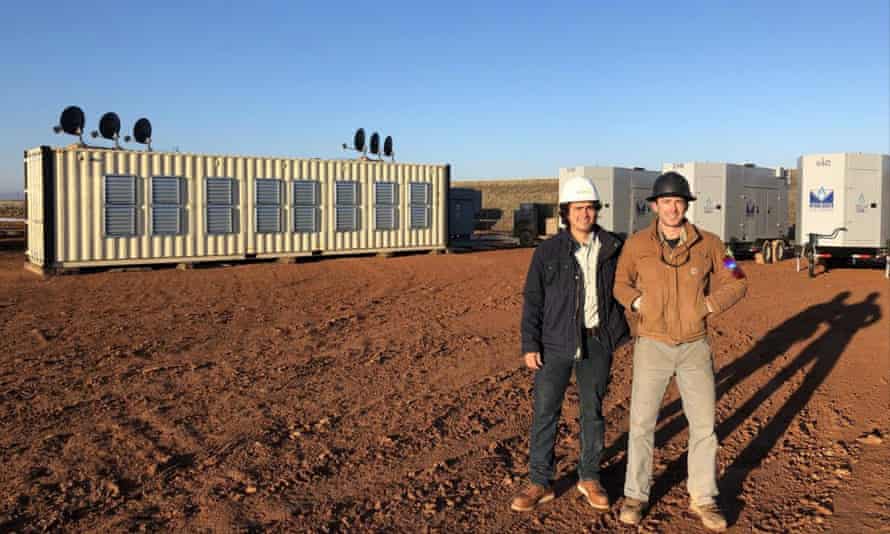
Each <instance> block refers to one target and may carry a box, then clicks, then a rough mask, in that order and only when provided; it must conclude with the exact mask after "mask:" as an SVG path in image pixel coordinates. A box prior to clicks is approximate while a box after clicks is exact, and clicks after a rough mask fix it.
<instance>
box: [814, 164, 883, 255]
mask: <svg viewBox="0 0 890 534" xmlns="http://www.w3.org/2000/svg"><path fill="white" fill-rule="evenodd" d="M797 165H798V169H799V170H800V204H799V206H800V207H799V209H798V216H797V228H798V233H797V235H798V238H797V242H798V244H799V245H801V246H807V245H810V244H813V245H815V246H817V247H818V248H819V249H822V250H823V251H826V250H829V249H830V250H831V255H832V257H835V258H837V257H851V256H853V255H858V256H874V255H879V256H880V255H886V253H887V249H888V248H890V155H887V154H862V153H851V152H839V153H831V154H807V155H803V156H801V157H800V158H799V159H798V162H797ZM840 229H843V230H840ZM832 234H834V237H831V235H832ZM811 239H812V242H811ZM872 259H874V258H872Z"/></svg>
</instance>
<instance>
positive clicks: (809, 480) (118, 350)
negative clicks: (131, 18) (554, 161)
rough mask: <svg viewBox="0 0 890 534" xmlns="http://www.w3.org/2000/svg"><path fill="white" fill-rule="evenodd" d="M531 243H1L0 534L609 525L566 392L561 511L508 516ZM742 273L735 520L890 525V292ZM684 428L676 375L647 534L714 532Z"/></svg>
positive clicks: (735, 339) (731, 319)
mask: <svg viewBox="0 0 890 534" xmlns="http://www.w3.org/2000/svg"><path fill="white" fill-rule="evenodd" d="M530 255H531V251H530V250H528V249H525V250H509V251H498V252H485V253H475V254H463V255H447V256H407V257H396V258H388V259H384V258H342V259H334V260H325V261H318V262H310V263H301V264H296V265H279V264H252V265H240V266H234V267H228V268H201V269H195V270H191V271H177V270H173V269H160V270H156V271H151V272H136V273H110V272H106V273H97V274H84V275H77V276H62V277H56V278H50V279H47V280H40V279H38V278H36V277H34V276H33V275H31V274H29V273H27V272H25V271H24V270H23V269H22V262H23V258H22V255H21V253H14V252H11V251H6V252H0V421H2V428H3V432H2V433H0V461H2V465H3V466H4V468H3V469H2V470H0V488H2V495H3V500H2V504H0V530H2V531H8V530H16V531H22V530H37V529H53V530H59V529H64V530H70V531H84V530H90V531H98V530H113V531H123V530H140V529H142V530H151V531H156V530H177V531H198V530H202V529H214V530H224V529H228V528H239V529H245V530H266V529H268V530H273V531H295V530H297V531H302V530H312V531H318V530H322V531H324V530H328V531H355V530H386V531H395V532H401V531H424V530H439V531H443V532H463V531H479V532H511V531H517V532H518V531H526V530H529V529H531V530H540V531H548V532H554V531H577V530H578V529H579V527H580V528H583V529H605V530H619V529H620V528H621V527H620V526H619V523H618V521H617V506H616V507H613V510H612V511H611V512H607V513H595V512H593V511H591V509H590V508H589V507H588V506H586V505H585V504H584V503H583V501H582V500H581V499H580V498H579V496H578V494H577V492H575V491H574V490H573V489H571V485H572V484H573V478H572V477H573V476H574V475H573V471H574V465H575V464H574V462H575V459H576V458H577V453H578V448H579V444H578V441H577V439H576V436H577V422H576V418H577V414H578V411H577V394H576V393H574V391H573V388H572V389H571V390H570V393H569V396H568V401H567V403H566V405H565V410H564V415H565V417H564V423H563V424H562V426H561V428H560V440H559V445H558V448H557V454H558V457H559V481H558V483H557V487H558V489H559V490H560V496H559V498H558V499H556V500H555V501H554V502H552V503H550V504H548V505H546V506H545V507H543V508H542V509H541V510H540V511H539V512H535V513H531V514H517V513H514V512H511V511H510V510H509V507H508V502H509V498H510V495H511V493H512V492H513V491H515V489H516V487H517V485H518V484H519V483H520V482H521V480H522V477H523V476H524V473H525V469H526V461H527V432H528V427H529V424H530V421H531V384H532V382H531V374H530V372H528V371H526V370H524V369H521V368H520V367H519V357H518V356H519V354H518V348H519V343H518V321H519V314H520V309H521V294H520V291H521V287H522V282H523V277H524V275H525V271H526V269H527V265H528V261H529V258H530ZM743 265H744V268H745V269H746V270H747V271H748V274H749V277H750V279H751V288H750V292H749V296H748V298H747V299H746V300H745V301H744V302H743V303H742V304H740V305H739V306H737V307H736V308H734V309H733V310H732V311H731V312H730V313H728V314H726V315H724V316H721V317H718V318H717V319H716V320H715V321H714V322H713V324H712V332H711V335H712V342H713V343H712V344H713V348H714V352H715V358H716V361H715V365H716V369H717V374H718V399H719V401H718V419H719V425H718V435H719V437H720V440H721V442H722V448H721V450H720V452H719V463H720V472H721V476H720V485H721V491H722V495H723V499H724V502H725V507H726V509H727V511H728V512H729V515H730V519H731V520H732V522H733V523H734V527H733V528H734V529H736V530H738V531H740V532H751V531H789V530H791V531H805V532H813V531H819V530H823V529H824V530H827V529H835V530H838V531H843V530H846V531H850V532H854V531H855V532H859V531H862V530H863V529H866V530H867V529H877V528H880V526H881V525H886V524H887V521H888V517H887V500H886V496H885V493H886V492H885V491H884V490H885V488H886V482H885V481H886V476H887V474H886V469H885V470H884V471H881V470H879V469H878V468H877V467H876V463H880V462H884V465H885V466H886V460H887V443H888V440H887V438H886V434H887V432H888V431H890V427H888V415H887V413H888V411H887V407H888V369H890V362H888V354H887V352H888V351H887V347H888V320H887V317H888V315H887V314H888V284H887V282H886V280H884V279H883V278H882V273H881V272H880V271H877V270H842V269H837V270H833V271H831V272H829V273H828V274H826V275H823V276H820V277H818V278H816V279H813V280H810V279H808V278H807V276H806V274H805V273H799V274H798V273H795V272H794V270H793V265H792V264H791V262H786V263H785V264H782V265H763V266H761V265H753V264H749V263H744V264H743ZM630 371H631V369H630V349H629V347H624V348H622V349H621V350H620V351H619V352H618V353H617V354H616V357H615V363H614V367H613V376H612V384H611V386H610V393H609V396H608V399H607V402H606V406H605V411H606V414H607V419H606V421H607V426H608V433H607V451H606V455H605V458H606V460H605V463H606V467H605V472H604V480H603V481H604V485H605V486H606V489H607V490H608V492H609V493H610V494H611V496H612V497H613V498H618V497H619V496H620V494H621V488H622V485H623V480H624V460H625V448H624V440H625V439H626V431H627V411H628V406H629V396H630V376H631V373H630ZM875 429H877V433H875V432H874V430H875ZM686 435H687V434H686V424H685V419H684V418H683V416H682V412H681V410H680V405H679V403H678V400H677V392H676V389H675V388H674V387H673V386H672V388H671V389H670V391H669V394H668V398H667V399H666V404H665V407H664V410H663V419H662V423H661V424H660V426H659V432H658V436H657V441H658V445H659V449H658V453H657V455H656V484H655V490H654V506H653V509H652V511H651V513H650V514H649V515H648V516H647V517H646V519H645V520H644V522H643V530H647V531H658V532H695V531H699V530H700V527H699V525H698V523H697V521H696V520H695V519H694V517H693V516H692V515H691V514H690V513H689V512H688V511H687V510H686V508H687V506H686V497H685V484H684V483H683V479H684V478H685V462H684V452H685V440H686ZM868 435H874V436H876V437H877V438H878V439H875V438H866V436H868ZM882 436H883V438H882ZM857 438H863V439H860V440H857ZM882 488H883V489H882Z"/></svg>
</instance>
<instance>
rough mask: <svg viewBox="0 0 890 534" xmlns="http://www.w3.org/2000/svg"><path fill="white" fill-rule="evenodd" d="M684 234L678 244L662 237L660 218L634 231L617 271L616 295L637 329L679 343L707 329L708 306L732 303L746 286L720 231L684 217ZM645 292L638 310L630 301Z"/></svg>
mask: <svg viewBox="0 0 890 534" xmlns="http://www.w3.org/2000/svg"><path fill="white" fill-rule="evenodd" d="M685 233H686V239H685V241H684V242H682V243H680V244H678V245H677V246H676V247H675V248H674V249H671V248H670V246H668V245H667V244H665V243H664V242H662V240H661V238H660V236H659V234H658V227H657V221H653V223H652V224H651V225H650V226H649V227H648V228H646V229H644V230H641V231H639V232H637V233H636V234H634V235H633V236H631V237H630V238H629V239H628V240H627V242H626V243H625V245H624V249H623V250H622V252H621V256H620V258H619V259H618V267H617V270H616V273H615V290H614V295H615V299H616V300H618V302H619V303H621V305H622V306H624V309H625V310H627V311H628V313H629V317H630V319H631V322H632V324H633V323H635V326H636V328H635V330H636V335H638V336H644V337H648V338H651V339H656V340H658V341H662V342H665V343H670V344H673V345H679V344H681V343H689V342H691V341H696V340H698V339H701V338H703V337H705V336H706V335H707V327H706V317H707V316H708V314H709V312H708V306H709V305H710V308H711V310H713V312H714V313H715V314H717V313H722V312H724V311H726V310H727V309H729V308H730V307H732V306H733V305H734V304H735V303H736V302H738V301H739V300H740V299H741V298H742V297H744V296H745V292H746V290H747V282H746V280H745V278H744V274H743V273H742V271H741V269H740V268H738V267H737V266H736V267H734V268H733V266H734V265H735V263H734V261H732V262H727V263H730V266H727V265H726V263H724V258H725V251H726V247H725V246H724V244H723V242H722V241H721V240H720V238H718V237H717V236H716V235H714V234H712V233H710V232H705V231H704V230H700V229H698V228H697V227H696V226H695V225H693V224H691V223H689V222H686V226H685ZM637 297H642V298H641V301H640V309H639V311H633V308H632V307H631V303H632V302H633V301H634V300H635V299H636V298H637Z"/></svg>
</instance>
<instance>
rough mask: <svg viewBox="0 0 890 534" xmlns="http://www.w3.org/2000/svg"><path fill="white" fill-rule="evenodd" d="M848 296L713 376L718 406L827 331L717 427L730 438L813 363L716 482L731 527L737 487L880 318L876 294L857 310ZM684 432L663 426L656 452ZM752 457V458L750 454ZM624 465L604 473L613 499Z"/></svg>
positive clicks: (680, 421) (675, 469) (678, 468)
mask: <svg viewBox="0 0 890 534" xmlns="http://www.w3.org/2000/svg"><path fill="white" fill-rule="evenodd" d="M849 296H850V292H848V291H844V292H841V293H839V294H838V295H837V296H835V297H834V298H833V299H832V300H830V301H828V302H825V303H823V304H817V305H815V306H811V307H809V308H807V309H806V310H804V311H803V312H801V313H799V314H797V315H795V316H794V317H792V318H790V319H788V320H786V321H785V322H783V323H782V324H781V325H779V326H777V327H775V328H773V329H772V330H770V331H769V332H768V333H767V334H766V335H765V336H764V337H763V338H762V339H761V340H760V341H758V342H757V344H755V345H754V346H753V347H752V348H751V349H750V350H749V351H748V352H746V353H745V354H744V355H743V356H741V357H740V358H738V359H736V360H734V361H733V362H732V363H730V364H729V365H726V366H724V367H723V368H721V369H720V370H719V372H718V373H717V375H716V376H715V382H716V390H717V391H716V393H717V396H716V398H717V401H718V402H719V400H720V398H722V397H723V395H725V394H726V393H727V392H728V391H730V390H731V389H732V388H733V387H735V386H736V385H738V384H739V383H741V382H742V381H744V380H745V379H746V378H747V377H749V376H751V375H752V374H754V373H755V372H756V371H757V370H758V369H760V368H761V367H763V366H766V365H769V364H771V363H772V362H773V361H774V360H775V359H776V358H777V357H779V356H780V355H782V354H784V353H785V352H786V351H787V350H788V349H789V348H790V347H791V346H792V345H793V344H795V343H797V342H800V341H804V340H807V339H809V338H810V337H812V336H813V335H814V334H815V333H816V332H817V331H818V330H819V328H820V326H821V325H822V324H823V323H824V324H826V325H827V326H828V330H827V331H826V332H825V333H823V334H822V335H821V336H819V337H818V338H817V339H816V340H815V341H813V342H812V343H811V344H810V345H808V346H807V347H806V348H805V349H804V350H803V351H802V352H801V353H800V354H799V355H798V356H797V357H796V358H795V359H794V360H793V361H792V362H791V363H790V364H788V365H787V366H786V367H784V368H783V369H782V370H780V371H779V373H778V374H776V375H775V376H774V377H773V378H772V379H770V381H769V382H768V383H767V384H766V385H765V386H764V387H762V388H761V389H760V390H758V391H757V393H756V394H755V395H754V396H753V397H752V398H751V399H749V400H748V401H747V402H746V403H745V404H744V405H743V406H742V407H740V408H739V409H737V410H736V411H735V412H734V413H733V414H732V415H731V416H730V417H729V418H728V419H726V420H724V421H722V422H720V423H719V424H718V425H717V429H716V431H717V435H718V438H720V439H722V438H724V437H726V436H728V435H730V434H731V433H732V432H734V431H735V430H736V429H737V428H738V427H739V426H740V425H741V423H742V422H744V421H745V420H746V419H748V418H749V417H750V416H751V415H752V414H753V413H754V411H756V409H757V408H758V407H759V406H760V404H761V403H763V401H765V400H767V399H768V398H769V397H770V395H772V393H773V392H774V391H776V389H778V388H779V387H780V386H781V385H782V384H783V383H784V382H785V381H786V380H788V379H789V378H790V377H791V376H793V375H794V374H795V373H796V372H798V371H799V370H800V369H801V368H803V367H805V366H806V365H808V364H810V363H812V361H813V360H816V363H815V364H814V365H813V368H812V369H811V370H810V371H809V373H808V374H807V375H806V378H805V379H804V381H803V383H802V384H801V386H800V387H799V388H798V389H797V390H796V391H795V393H794V394H792V396H791V397H790V398H789V399H788V401H786V402H785V404H784V406H782V408H780V409H779V411H778V413H777V415H776V416H775V417H774V418H773V419H772V420H771V422H770V423H769V424H767V425H766V426H765V427H764V428H763V429H762V430H761V432H760V433H759V434H758V435H757V437H756V438H755V439H754V441H752V442H751V443H750V444H749V445H748V446H747V447H746V448H745V450H744V451H743V452H742V453H741V454H739V456H738V457H737V458H736V459H735V460H734V462H733V464H732V465H731V466H730V468H728V469H727V470H726V476H725V477H724V479H723V480H722V481H721V486H725V487H724V488H723V489H722V490H721V493H722V495H723V500H725V501H726V503H727V504H729V503H730V501H733V503H732V505H731V506H729V507H728V508H729V509H728V510H727V511H728V512H729V514H730V517H729V518H728V519H729V520H730V522H731V523H734V522H735V519H736V518H737V517H738V514H739V513H740V512H741V509H742V506H743V503H740V502H735V500H736V498H737V496H738V495H739V493H740V490H741V485H742V483H743V482H744V480H745V478H746V477H747V475H748V474H749V473H750V471H751V470H752V469H753V468H754V467H756V466H757V465H759V463H760V461H761V460H762V459H763V457H765V455H766V454H767V453H768V452H769V450H770V449H772V447H773V446H774V445H775V443H776V441H777V440H778V438H779V437H780V436H781V435H782V434H783V433H784V432H785V430H786V429H787V428H788V426H789V425H790V422H791V420H792V419H793V418H794V416H795V415H796V414H797V413H798V412H799V411H800V410H801V409H802V408H803V407H804V406H805V405H806V403H807V402H808V401H809V399H810V398H811V397H812V394H813V392H815V390H816V388H818V387H819V385H820V384H821V383H822V382H823V381H824V380H825V378H826V377H827V375H828V374H829V373H830V371H831V369H832V368H833V367H834V364H835V363H836V362H837V359H838V358H839V357H840V355H841V354H842V353H843V350H844V348H845V347H846V345H847V344H848V343H849V341H850V339H851V338H852V336H853V334H855V333H856V332H857V331H858V330H859V329H860V328H863V327H865V326H868V325H869V324H872V323H874V322H876V321H878V320H879V319H880V317H881V312H880V308H879V307H878V306H877V305H876V304H875V300H877V297H878V293H872V294H870V295H869V296H868V297H866V299H865V300H863V301H862V302H861V303H859V304H852V305H846V304H845V303H844V302H845V301H846V299H847V298H849ZM681 410H682V404H681V401H680V400H679V399H678V400H675V401H673V402H671V403H670V404H668V405H667V406H665V407H664V408H663V409H662V410H661V415H660V416H659V420H665V419H666V418H668V417H671V416H673V415H677V414H678V413H679V412H680V411H681ZM685 428H686V420H685V417H682V418H681V417H676V418H674V419H673V420H671V421H670V422H669V423H668V424H666V425H664V426H663V427H662V428H661V429H660V430H659V431H658V432H657V433H656V446H657V447H661V446H663V445H664V444H665V443H666V442H667V441H669V440H670V439H671V438H673V437H674V436H676V435H677V434H679V433H680V432H682V431H683V430H684V429H685ZM626 446H627V433H625V434H624V435H622V436H621V437H620V438H618V439H617V440H615V442H614V443H613V444H612V445H611V446H610V447H608V448H607V449H606V451H604V455H603V458H604V459H606V460H607V459H608V458H610V457H611V456H613V455H614V454H616V453H617V452H618V451H619V450H621V449H624V448H626ZM755 451H756V452H757V453H756V454H755ZM625 467H626V460H623V461H621V462H616V463H614V464H612V465H610V466H609V467H608V468H607V469H606V470H604V473H603V484H604V486H605V488H606V490H607V492H608V493H609V494H610V496H612V497H616V498H617V497H619V496H620V495H621V494H622V493H623V485H624V473H625ZM686 473H687V469H686V455H685V454H683V455H682V456H681V457H680V458H678V459H676V460H674V461H673V462H672V463H671V464H669V465H668V466H667V468H666V469H665V470H664V472H663V474H662V475H661V476H660V477H659V478H658V479H657V480H656V481H655V484H654V485H653V488H652V491H651V494H650V503H652V504H655V503H657V502H658V501H659V500H660V499H661V498H662V497H664V495H666V494H667V493H668V492H669V491H670V490H671V488H673V487H674V486H675V485H676V484H678V483H680V482H682V480H683V479H685V478H686Z"/></svg>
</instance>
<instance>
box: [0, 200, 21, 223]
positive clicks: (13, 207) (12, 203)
mask: <svg viewBox="0 0 890 534" xmlns="http://www.w3.org/2000/svg"><path fill="white" fill-rule="evenodd" d="M0 217H9V218H14V219H23V218H24V217H25V201H24V200H0Z"/></svg>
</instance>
